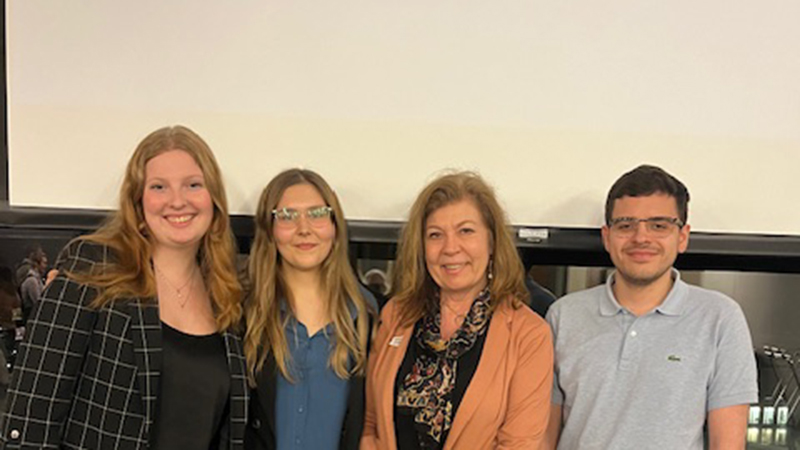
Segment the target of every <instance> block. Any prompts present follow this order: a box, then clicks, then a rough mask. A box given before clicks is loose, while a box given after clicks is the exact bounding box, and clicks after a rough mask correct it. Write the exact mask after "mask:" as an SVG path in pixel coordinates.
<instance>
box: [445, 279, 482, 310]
mask: <svg viewBox="0 0 800 450" xmlns="http://www.w3.org/2000/svg"><path fill="white" fill-rule="evenodd" d="M484 288H486V285H485V284H482V285H480V286H478V287H475V288H473V289H470V290H468V291H447V290H444V289H443V290H441V291H440V292H439V300H440V301H441V302H442V303H446V304H448V305H450V307H452V308H454V309H455V310H457V311H460V310H461V309H462V308H469V306H468V305H472V301H473V300H475V299H476V298H477V297H478V294H480V293H481V291H482V290H483V289H484Z"/></svg>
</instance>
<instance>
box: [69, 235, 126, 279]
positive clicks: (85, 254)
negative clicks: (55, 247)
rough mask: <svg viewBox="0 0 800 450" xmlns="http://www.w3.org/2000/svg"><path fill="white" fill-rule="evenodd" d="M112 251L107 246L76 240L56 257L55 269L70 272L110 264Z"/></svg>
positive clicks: (80, 239)
mask: <svg viewBox="0 0 800 450" xmlns="http://www.w3.org/2000/svg"><path fill="white" fill-rule="evenodd" d="M112 255H113V251H112V250H111V248H110V247H109V246H107V245H103V244H99V243H97V242H94V241H91V240H88V239H85V238H76V239H73V240H72V241H70V242H69V243H68V244H67V245H66V246H65V247H64V249H63V250H61V253H60V254H59V255H58V261H57V262H56V268H57V269H59V270H67V271H70V272H82V271H88V270H91V269H92V267H94V266H95V265H97V264H105V263H108V262H110V261H111V260H112V259H113V257H112Z"/></svg>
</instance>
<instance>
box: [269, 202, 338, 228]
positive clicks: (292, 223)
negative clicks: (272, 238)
mask: <svg viewBox="0 0 800 450" xmlns="http://www.w3.org/2000/svg"><path fill="white" fill-rule="evenodd" d="M301 214H302V215H305V217H306V220H308V223H309V224H311V226H312V227H321V226H323V225H325V224H327V223H330V218H331V215H332V214H333V208H331V207H330V206H315V207H313V208H308V209H305V210H298V209H293V208H281V209H273V210H272V216H273V217H274V218H275V224H276V226H279V227H284V228H294V227H296V226H297V224H298V223H300V215H301Z"/></svg>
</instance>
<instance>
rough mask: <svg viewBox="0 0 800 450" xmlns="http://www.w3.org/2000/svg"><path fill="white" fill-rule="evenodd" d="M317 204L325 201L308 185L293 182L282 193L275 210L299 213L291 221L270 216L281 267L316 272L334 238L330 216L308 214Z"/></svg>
mask: <svg viewBox="0 0 800 450" xmlns="http://www.w3.org/2000/svg"><path fill="white" fill-rule="evenodd" d="M320 206H326V204H325V200H324V199H323V198H322V195H320V193H319V191H317V189H316V188H315V187H314V186H312V185H310V184H306V183H304V184H295V185H294V186H290V187H289V188H287V189H286V190H285V191H284V192H283V195H282V196H281V199H280V201H279V202H278V204H277V205H276V207H275V209H276V210H283V209H284V208H285V209H286V210H294V211H297V212H298V214H297V219H296V220H295V221H294V222H293V223H283V222H279V221H278V220H277V219H275V218H273V228H272V230H273V237H274V239H275V245H276V247H277V248H278V253H279V254H280V256H281V260H282V263H283V264H284V270H302V271H309V270H312V271H318V270H319V269H320V267H321V266H322V263H323V262H324V261H325V259H326V258H327V257H328V255H329V254H330V253H331V248H332V247H333V240H334V238H335V237H336V226H335V225H334V224H333V221H332V220H331V218H330V217H328V218H326V219H325V220H318V219H315V220H313V221H311V220H309V217H308V215H307V211H308V210H310V209H314V208H317V207H320Z"/></svg>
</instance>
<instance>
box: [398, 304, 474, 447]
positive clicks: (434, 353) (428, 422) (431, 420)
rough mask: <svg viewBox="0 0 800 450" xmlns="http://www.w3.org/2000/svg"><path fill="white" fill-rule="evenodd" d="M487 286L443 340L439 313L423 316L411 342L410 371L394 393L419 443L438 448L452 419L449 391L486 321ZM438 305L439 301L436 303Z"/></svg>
mask: <svg viewBox="0 0 800 450" xmlns="http://www.w3.org/2000/svg"><path fill="white" fill-rule="evenodd" d="M489 297H490V295H489V289H488V288H487V289H484V290H483V291H482V292H481V293H480V294H479V295H478V298H476V299H475V300H474V301H473V303H472V306H471V307H470V310H469V312H467V316H466V317H465V318H464V322H463V323H462V324H461V327H460V328H459V329H458V330H456V332H455V333H454V334H453V335H452V336H451V337H450V340H449V341H444V340H442V337H441V332H440V328H439V323H440V319H441V312H440V311H439V312H436V314H435V315H434V316H433V317H431V316H429V315H426V316H425V317H423V318H422V319H421V320H422V323H421V326H419V327H417V329H416V333H415V334H414V337H413V342H412V345H417V346H418V347H419V349H420V351H419V352H418V355H417V359H416V361H414V366H413V367H412V369H411V372H409V373H408V375H407V376H406V377H405V380H403V383H402V385H401V386H400V388H399V389H398V392H397V407H398V408H407V409H409V410H410V411H411V413H412V415H413V416H414V423H415V425H416V429H417V434H418V436H419V442H420V446H421V448H423V449H428V448H440V447H441V444H442V442H441V439H442V436H443V433H444V432H445V431H447V430H449V429H450V427H451V426H452V422H453V404H452V393H453V389H454V388H455V384H456V373H457V371H458V358H459V357H460V356H461V355H463V354H464V353H466V352H468V351H469V350H470V349H471V348H472V347H473V346H474V345H475V342H476V341H477V339H478V337H479V336H482V335H483V334H484V333H486V330H487V328H488V324H489V316H490V313H489V300H490V298H489ZM437 304H438V302H437Z"/></svg>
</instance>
